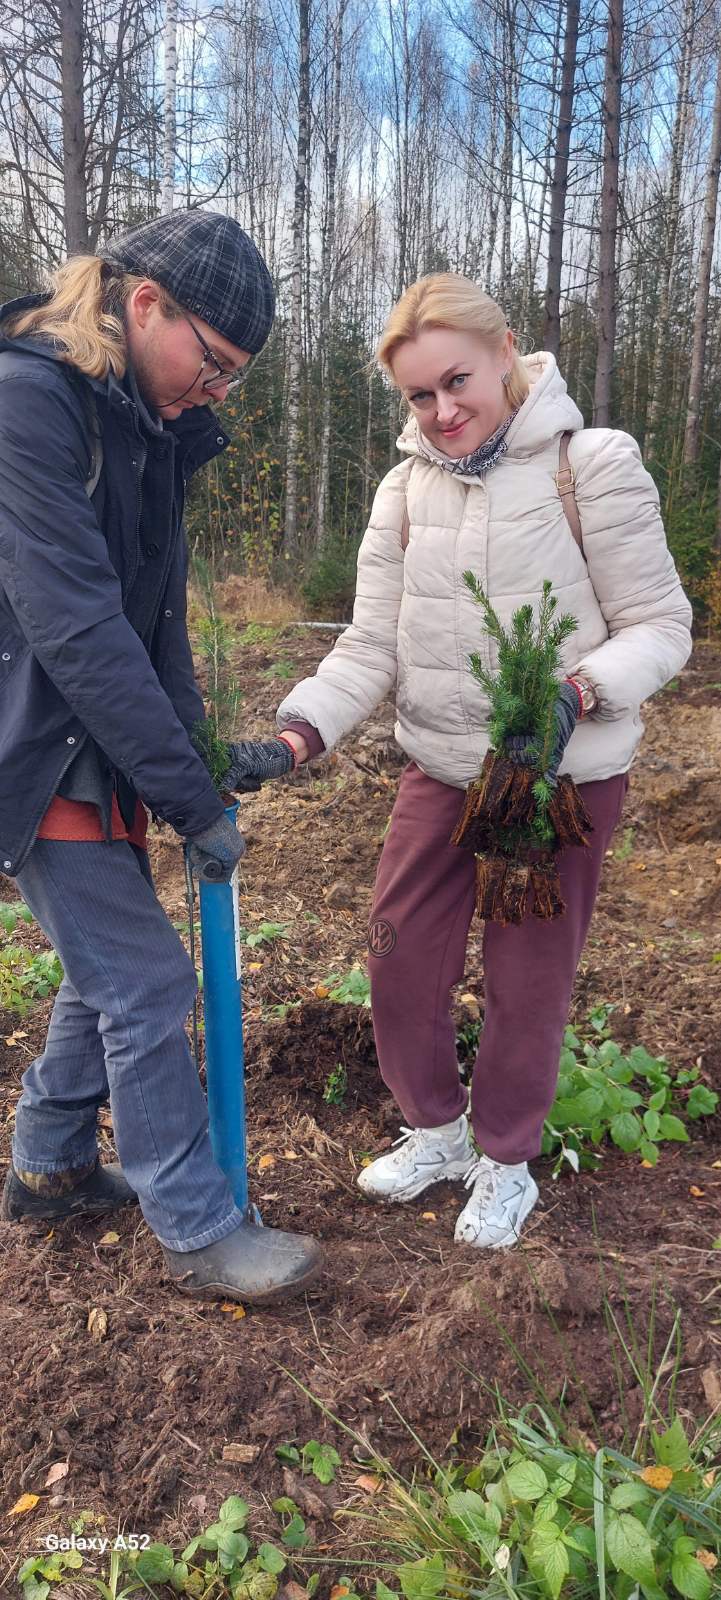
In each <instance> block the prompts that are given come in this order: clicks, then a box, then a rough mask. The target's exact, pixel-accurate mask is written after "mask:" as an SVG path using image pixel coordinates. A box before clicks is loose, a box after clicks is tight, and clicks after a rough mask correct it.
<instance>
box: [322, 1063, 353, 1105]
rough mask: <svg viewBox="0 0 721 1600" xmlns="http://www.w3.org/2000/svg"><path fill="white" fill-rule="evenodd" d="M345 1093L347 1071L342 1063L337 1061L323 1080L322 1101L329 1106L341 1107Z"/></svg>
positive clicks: (346, 1088) (346, 1090)
mask: <svg viewBox="0 0 721 1600" xmlns="http://www.w3.org/2000/svg"><path fill="white" fill-rule="evenodd" d="M347 1093H348V1069H347V1067H346V1065H345V1063H344V1062H343V1061H338V1062H336V1065H335V1066H334V1067H331V1070H330V1072H329V1073H328V1076H327V1078H326V1080H325V1087H324V1089H323V1099H324V1100H325V1101H326V1102H327V1104H328V1105H329V1106H342V1105H343V1102H344V1100H345V1097H346V1094H347Z"/></svg>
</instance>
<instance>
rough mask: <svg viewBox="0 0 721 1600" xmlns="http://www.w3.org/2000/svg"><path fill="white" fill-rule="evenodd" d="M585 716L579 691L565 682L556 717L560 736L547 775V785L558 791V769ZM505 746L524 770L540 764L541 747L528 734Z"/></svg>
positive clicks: (512, 739)
mask: <svg viewBox="0 0 721 1600" xmlns="http://www.w3.org/2000/svg"><path fill="white" fill-rule="evenodd" d="M580 714H581V702H580V700H579V696H578V690H577V689H575V688H574V686H573V684H572V683H562V684H561V686H560V688H559V691H558V696H557V698H556V704H555V706H554V708H553V715H554V717H555V719H556V737H555V740H554V744H553V749H552V751H551V758H550V760H549V763H548V766H547V768H546V771H545V773H544V777H545V779H546V782H547V783H550V784H551V785H552V787H554V788H555V785H556V782H557V779H558V769H559V767H560V765H561V761H562V759H563V753H564V750H565V748H566V745H567V744H568V741H569V739H570V737H571V734H572V733H573V730H574V728H575V726H576V723H577V722H578V719H579V716H580ZM505 747H506V750H507V752H508V755H509V756H510V757H511V760H512V761H515V762H516V763H517V764H518V766H520V767H533V766H535V765H536V762H537V761H538V745H537V744H536V742H535V740H534V739H531V738H529V736H528V735H527V734H513V735H512V736H511V738H510V739H506V741H505Z"/></svg>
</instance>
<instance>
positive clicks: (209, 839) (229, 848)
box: [187, 816, 245, 883]
mask: <svg viewBox="0 0 721 1600" xmlns="http://www.w3.org/2000/svg"><path fill="white" fill-rule="evenodd" d="M187 845H188V860H189V862H190V868H191V871H192V872H194V873H195V876H196V878H204V879H205V881H206V882H207V883H229V882H230V879H231V878H232V876H233V872H234V871H235V868H236V866H237V864H238V862H239V861H240V858H241V856H243V855H245V840H244V838H243V835H242V833H239V832H238V829H237V828H235V827H234V826H233V824H232V822H231V821H230V819H229V817H226V816H222V817H218V820H217V822H213V823H212V824H211V826H210V827H209V828H204V829H203V832H202V833H196V834H195V836H194V838H192V839H188V840H187Z"/></svg>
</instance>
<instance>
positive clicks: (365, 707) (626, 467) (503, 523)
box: [278, 352, 691, 788]
mask: <svg viewBox="0 0 721 1600" xmlns="http://www.w3.org/2000/svg"><path fill="white" fill-rule="evenodd" d="M526 368H527V371H528V376H529V379H530V382H531V388H530V393H529V395H528V397H527V399H526V400H525V401H524V403H523V405H522V406H521V407H520V408H519V410H518V412H517V414H516V416H515V417H514V419H513V422H512V425H511V427H510V428H509V430H508V433H507V434H506V441H505V442H506V444H507V450H506V452H505V454H504V455H502V456H501V457H500V459H499V460H498V461H497V462H496V464H495V466H493V467H492V468H491V469H490V470H489V471H488V472H487V473H486V474H485V475H484V476H483V477H478V476H476V477H472V476H470V475H469V474H464V473H453V472H449V471H447V470H444V467H443V462H444V461H446V463H447V460H448V458H444V457H442V456H441V455H440V454H439V452H438V451H435V452H434V451H432V450H431V451H429V449H428V447H427V445H426V441H425V439H424V440H423V448H422V450H421V449H420V438H419V432H418V427H417V424H416V422H415V421H414V420H412V421H410V422H409V423H408V424H407V425H406V427H405V428H404V430H403V433H402V435H401V439H400V440H399V448H400V450H401V451H402V453H403V456H404V459H403V460H402V461H401V462H399V464H398V465H397V466H395V467H393V468H392V469H391V471H390V472H389V473H388V474H387V475H386V477H385V478H384V479H383V482H382V483H381V484H380V487H379V489H378V491H377V494H376V497H375V501H374V504H373V510H372V513H371V520H370V525H369V527H368V531H367V533H366V535H365V537H364V539H363V543H362V545H361V549H360V553H359V557H358V585H357V590H356V601H355V606H354V611H353V622H352V625H351V626H350V627H349V628H348V630H347V632H346V633H344V634H342V635H341V637H340V639H339V640H338V642H337V644H336V645H335V647H334V649H333V650H332V651H331V653H330V655H329V656H326V658H325V660H324V661H322V662H321V664H320V667H319V669H318V672H317V674H316V676H315V677H314V678H307V679H305V681H304V682H303V683H301V684H299V685H298V686H297V688H295V689H293V690H291V693H290V694H289V695H288V696H287V698H286V699H285V700H284V701H283V704H282V705H281V707H280V709H279V712H278V721H279V723H280V725H281V726H283V725H285V724H286V723H288V722H294V721H295V722H298V721H303V722H307V723H310V724H311V725H312V726H313V727H315V728H317V729H318V732H319V733H320V735H321V737H322V739H323V742H324V744H325V746H326V748H327V749H329V748H331V746H332V745H333V744H335V743H336V742H337V740H338V739H339V738H341V737H342V735H343V734H344V733H347V732H349V731H350V730H351V728H353V727H354V726H356V725H357V724H358V723H359V722H361V721H362V720H363V718H364V717H366V716H368V715H369V714H370V713H371V712H372V711H373V709H374V707H375V706H376V705H377V704H378V702H379V701H380V700H381V699H382V698H383V696H384V695H385V694H387V693H388V692H389V690H390V689H391V688H392V687H393V684H394V683H396V685H397V687H396V710H397V719H398V720H397V722H396V729H395V732H396V738H397V740H398V742H399V744H400V745H401V746H402V748H403V749H404V750H405V751H406V753H407V754H408V755H409V756H410V757H411V759H412V760H414V761H415V762H416V763H417V764H418V766H419V767H420V768H421V769H422V771H423V772H425V773H427V774H428V776H429V777H431V778H437V779H438V780H439V781H440V782H441V783H447V784H451V785H454V786H456V787H458V788H464V787H465V786H466V785H467V784H468V783H470V782H471V781H472V780H473V779H474V778H475V777H477V775H478V773H479V771H480V767H481V764H482V761H483V757H484V755H485V752H486V750H487V749H488V743H489V738H488V722H489V714H490V707H489V704H488V699H487V697H486V695H485V693H484V691H483V689H482V688H481V686H480V684H479V683H478V682H477V680H476V679H475V678H474V676H473V675H472V673H471V671H470V666H469V657H470V656H471V655H472V654H474V653H477V654H479V655H480V657H481V660H482V661H483V664H484V666H485V668H486V670H487V671H489V672H491V673H494V672H495V671H496V670H497V666H498V652H497V647H496V644H495V641H494V640H492V639H491V638H490V636H489V635H488V634H487V633H486V632H485V630H484V629H483V625H482V621H481V613H480V611H479V608H478V606H477V604H476V602H475V601H474V599H473V597H472V596H471V594H470V593H469V591H468V588H467V587H466V585H465V583H464V579H463V574H464V572H467V571H470V572H473V573H474V574H475V576H476V577H477V578H478V579H479V581H480V583H481V584H482V586H483V588H484V590H485V592H486V594H487V595H488V596H489V598H490V601H491V604H492V605H493V607H494V608H495V610H496V612H497V614H498V616H499V617H500V620H501V622H502V623H503V624H504V625H505V626H508V624H509V623H510V621H511V618H512V616H513V613H514V611H516V610H517V609H518V607H519V606H522V605H525V604H530V605H531V606H533V608H534V610H535V611H537V610H538V604H539V601H540V597H541V593H542V590H543V584H544V582H545V581H546V580H550V582H551V583H552V586H553V590H554V593H555V595H556V596H557V599H558V606H559V612H570V613H571V614H572V615H573V616H574V617H575V619H576V622H577V629H576V632H575V633H574V634H573V635H572V637H571V638H570V639H569V640H568V641H567V642H566V644H565V645H564V647H563V652H562V661H563V670H564V671H565V672H572V671H577V672H580V673H582V674H583V675H584V676H585V677H586V678H588V679H589V680H590V682H591V683H592V684H593V685H594V686H595V688H596V691H597V694H598V697H599V707H598V710H597V712H596V713H595V714H594V715H593V716H592V717H589V718H586V719H584V720H583V721H582V722H580V723H579V724H578V726H577V728H576V730H575V732H574V733H573V736H572V738H571V740H570V742H569V744H568V747H567V749H566V753H565V756H564V760H563V764H562V766H561V771H562V772H568V773H570V774H571V776H572V777H574V778H575V779H576V781H577V782H580V783H584V782H591V781H593V780H596V779H602V778H609V777H612V776H614V775H615V774H616V773H621V772H625V771H626V770H627V768H628V767H629V766H630V764H631V761H632V760H633V756H634V753H635V751H636V748H637V746H638V742H639V739H640V737H641V733H642V731H643V724H642V721H641V716H640V707H641V704H642V702H643V701H644V700H646V699H648V697H649V696H650V695H652V694H655V693H656V691H657V690H658V689H660V688H662V687H663V685H664V684H665V683H668V682H669V680H670V679H671V678H673V677H674V676H675V674H676V673H677V672H678V671H679V670H680V668H681V667H682V666H683V664H684V662H685V661H686V659H687V657H688V655H689V653H690V649H691V636H690V625H691V607H690V605H689V603H688V601H687V599H686V596H685V595H684V592H683V589H682V587H681V584H680V582H679V578H678V574H677V572H676V568H675V566H674V563H673V560H672V557H671V555H670V554H669V551H668V548H667V545H666V538H665V534H664V530H663V524H662V521H661V516H660V512H659V500H658V493H657V490H656V486H655V484H654V482H653V479H652V478H651V477H650V475H649V473H648V472H646V470H645V468H644V466H643V463H642V461H641V455H640V451H639V448H638V445H637V444H636V442H635V440H634V439H632V438H631V437H630V436H629V434H626V433H620V432H618V431H616V430H613V429H610V428H584V427H583V418H582V416H581V413H580V411H579V410H578V408H577V406H576V405H575V404H574V402H573V400H571V398H570V396H569V395H568V393H567V390H566V385H565V383H564V381H563V378H562V377H561V374H560V373H559V371H558V368H557V366H556V362H555V360H554V358H553V356H552V355H549V354H547V353H545V352H542V353H539V354H538V355H534V356H529V357H527V358H526ZM567 431H570V432H571V434H572V438H571V440H570V444H569V462H570V465H571V468H572V470H573V472H574V473H575V495H576V503H577V506H578V510H579V515H580V520H581V527H582V530H583V552H582V551H581V550H580V549H579V547H578V545H577V544H576V542H575V540H574V538H573V536H572V534H571V531H570V528H569V526H568V522H567V521H566V517H565V515H564V511H563V506H562V502H561V499H560V496H559V492H558V487H557V483H556V474H557V472H558V468H559V444H560V437H561V434H563V433H564V432H567ZM406 513H407V517H408V545H407V549H406V550H405V552H404V549H403V540H402V528H403V523H404V518H405V515H406Z"/></svg>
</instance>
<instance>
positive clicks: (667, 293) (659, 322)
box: [643, 0, 694, 461]
mask: <svg viewBox="0 0 721 1600" xmlns="http://www.w3.org/2000/svg"><path fill="white" fill-rule="evenodd" d="M682 26H683V44H682V49H681V61H680V64H679V75H678V94H677V97H676V115H675V118H674V129H673V139H672V144H671V174H670V180H669V190H668V200H667V203H666V205H665V206H664V223H665V227H664V250H663V259H662V262H661V286H660V293H659V304H658V311H657V313H656V346H655V351H654V363H653V379H652V382H651V405H650V408H649V414H648V423H647V428H646V437H645V440H644V447H643V455H644V460H645V461H649V460H650V459H651V457H652V456H653V453H654V449H655V446H656V434H657V431H658V425H659V421H660V419H661V412H662V409H663V406H664V401H665V400H666V399H667V397H666V395H665V384H664V378H665V365H666V358H667V354H668V323H669V308H670V303H671V285H672V282H673V275H674V267H675V265H676V247H677V241H678V228H679V214H680V194H681V174H682V171H683V158H684V151H685V147H686V130H687V128H688V117H689V88H690V81H691V62H692V59H693V44H694V0H686V4H685V6H684V10H683V23H682Z"/></svg>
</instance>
